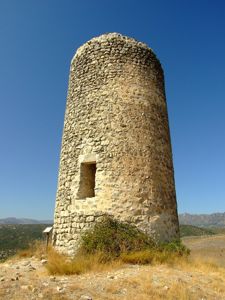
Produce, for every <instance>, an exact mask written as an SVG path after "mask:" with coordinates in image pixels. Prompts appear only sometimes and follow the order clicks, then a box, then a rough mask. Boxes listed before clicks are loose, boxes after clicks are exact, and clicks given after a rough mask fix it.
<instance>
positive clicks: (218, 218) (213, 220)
mask: <svg viewBox="0 0 225 300" xmlns="http://www.w3.org/2000/svg"><path fill="white" fill-rule="evenodd" d="M179 222H180V224H182V225H193V226H198V227H208V228H209V227H225V212H224V213H213V214H200V215H197V214H188V213H184V214H179ZM0 224H53V220H35V219H27V218H21V219H20V218H5V219H0Z"/></svg>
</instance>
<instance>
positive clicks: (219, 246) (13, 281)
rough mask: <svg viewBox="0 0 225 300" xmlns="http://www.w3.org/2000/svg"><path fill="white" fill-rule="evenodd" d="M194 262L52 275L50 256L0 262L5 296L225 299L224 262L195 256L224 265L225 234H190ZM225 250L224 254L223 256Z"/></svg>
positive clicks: (17, 299) (30, 299) (24, 299)
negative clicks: (208, 262) (203, 236)
mask: <svg viewBox="0 0 225 300" xmlns="http://www.w3.org/2000/svg"><path fill="white" fill-rule="evenodd" d="M184 242H185V244H186V245H187V246H189V247H190V248H191V249H192V254H191V257H190V259H191V260H192V261H193V262H190V263H182V262H181V263H177V264H175V265H173V266H172V265H153V266H152V265H146V266H138V265H123V266H119V267H118V268H115V269H112V270H108V271H104V272H95V273H94V272H91V273H86V274H83V275H71V276H50V275H49V274H48V273H47V270H46V268H45V263H46V261H41V260H38V259H36V258H34V257H32V258H30V259H28V258H26V259H14V260H13V259H11V260H8V261H6V262H4V263H1V264H0V299H1V300H36V299H44V300H72V299H73V300H114V299H115V300H116V299H121V300H128V299H129V300H146V299H153V300H157V299H171V300H172V299H174V300H176V299H177V300H187V299H190V300H192V299H193V300H215V299H216V300H217V299H218V300H224V299H225V268H223V267H222V268H218V267H216V266H214V265H211V264H204V263H201V262H200V263H199V262H198V259H197V262H196V261H195V259H196V257H198V256H199V255H200V256H201V258H199V260H200V259H202V258H203V260H207V259H208V257H210V260H211V259H214V261H215V262H216V263H217V265H224V251H225V236H211V237H205V238H197V239H196V238H189V239H185V241H184ZM221 254H222V256H221Z"/></svg>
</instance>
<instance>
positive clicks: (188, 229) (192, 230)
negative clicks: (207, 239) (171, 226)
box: [180, 225, 216, 237]
mask: <svg viewBox="0 0 225 300" xmlns="http://www.w3.org/2000/svg"><path fill="white" fill-rule="evenodd" d="M214 234H216V232H215V231H214V230H211V229H207V228H201V227H197V226H193V225H180V236H181V237H185V236H203V235H214Z"/></svg>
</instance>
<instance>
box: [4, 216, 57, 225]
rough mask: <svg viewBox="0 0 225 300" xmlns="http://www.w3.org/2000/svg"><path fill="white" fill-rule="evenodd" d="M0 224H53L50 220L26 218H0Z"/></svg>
mask: <svg viewBox="0 0 225 300" xmlns="http://www.w3.org/2000/svg"><path fill="white" fill-rule="evenodd" d="M0 224H53V221H52V220H34V219H26V218H21V219H18V218H14V217H10V218H5V219H0Z"/></svg>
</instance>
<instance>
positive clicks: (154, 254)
mask: <svg viewBox="0 0 225 300" xmlns="http://www.w3.org/2000/svg"><path fill="white" fill-rule="evenodd" d="M186 258H187V256H180V255H179V254H178V253H173V252H168V251H159V250H157V249H146V250H143V251H136V252H131V253H122V254H121V256H120V259H121V260H122V261H123V262H124V263H128V264H140V265H146V264H163V263H167V264H172V263H174V262H175V261H177V260H180V259H186Z"/></svg>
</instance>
